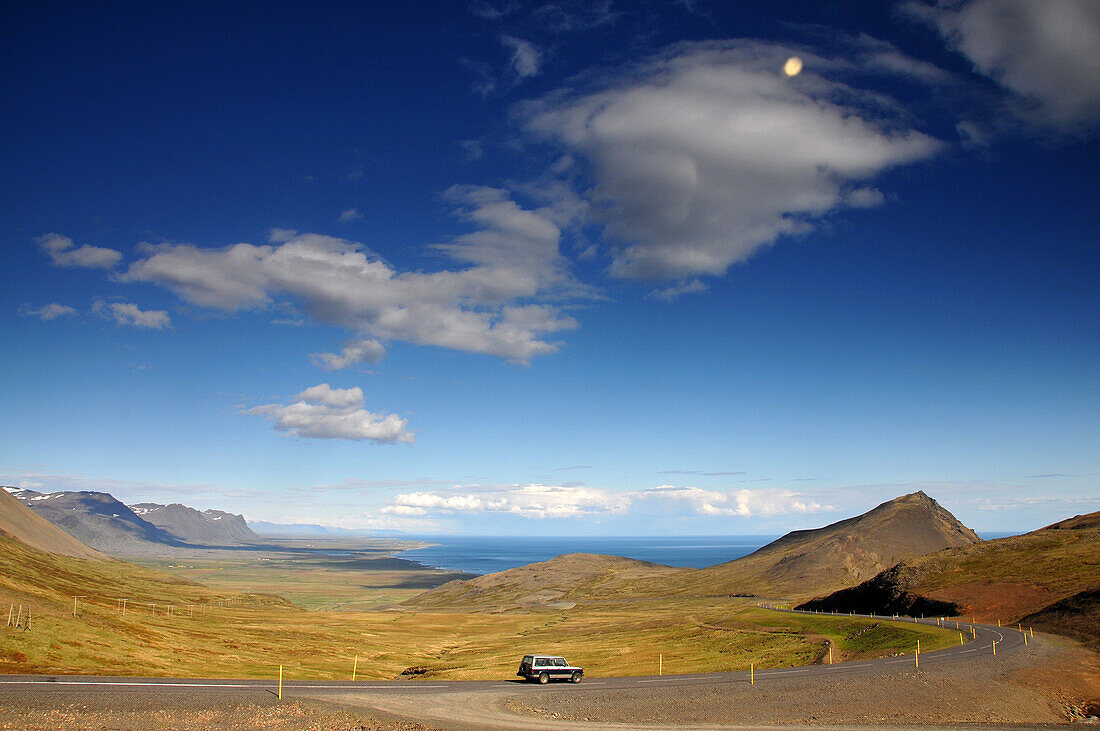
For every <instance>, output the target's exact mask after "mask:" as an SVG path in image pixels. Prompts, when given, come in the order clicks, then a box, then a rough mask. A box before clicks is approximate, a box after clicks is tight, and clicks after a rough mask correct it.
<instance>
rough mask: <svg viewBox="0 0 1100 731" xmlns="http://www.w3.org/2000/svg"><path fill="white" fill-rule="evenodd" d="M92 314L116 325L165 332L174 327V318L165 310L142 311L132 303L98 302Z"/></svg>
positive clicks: (93, 307)
mask: <svg viewBox="0 0 1100 731" xmlns="http://www.w3.org/2000/svg"><path fill="white" fill-rule="evenodd" d="M92 312H94V313H95V314H97V315H99V316H100V317H102V318H103V319H104V320H114V321H115V324H116V325H129V326H131V327H143V328H146V329H148V330H163V329H165V328H169V327H172V318H170V317H169V316H168V313H167V312H165V311H164V310H142V309H141V308H139V307H138V306H137V305H135V304H133V303H130V302H105V301H103V300H96V301H95V304H94V305H92Z"/></svg>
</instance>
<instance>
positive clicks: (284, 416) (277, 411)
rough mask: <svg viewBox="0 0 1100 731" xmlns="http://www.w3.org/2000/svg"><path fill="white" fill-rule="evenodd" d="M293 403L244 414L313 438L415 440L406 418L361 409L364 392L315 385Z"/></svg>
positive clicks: (246, 411)
mask: <svg viewBox="0 0 1100 731" xmlns="http://www.w3.org/2000/svg"><path fill="white" fill-rule="evenodd" d="M294 399H295V401H294V403H291V404H287V405H285V406H284V405H282V404H265V405H263V406H256V407H253V408H251V409H247V410H245V412H244V413H246V414H251V415H253V416H262V417H264V418H267V419H270V420H271V421H273V422H274V423H275V429H276V431H281V432H286V433H287V434H288V435H290V436H294V437H306V438H310V439H349V440H354V441H361V440H364V439H369V440H371V441H374V442H381V443H393V442H410V443H411V442H413V441H415V434H413V433H412V432H410V431H407V430H406V428H405V427H406V425H407V424H408V422H407V420H405V419H402V418H401V417H399V416H397V415H396V414H382V413H372V412H370V411H367V410H366V409H364V408H362V406H363V391H362V389H360V388H358V387H356V388H332V387H330V386H329V385H328V384H327V383H322V384H319V385H317V386H312V387H310V388H307V389H306V390H305V391H302V392H301V393H299V394H298V395H297V396H295V397H294Z"/></svg>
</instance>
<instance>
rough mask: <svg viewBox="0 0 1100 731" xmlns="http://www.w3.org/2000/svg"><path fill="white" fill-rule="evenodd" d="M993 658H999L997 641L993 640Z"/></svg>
mask: <svg viewBox="0 0 1100 731" xmlns="http://www.w3.org/2000/svg"><path fill="white" fill-rule="evenodd" d="M993 657H997V640H993Z"/></svg>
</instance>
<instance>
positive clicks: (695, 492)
mask: <svg viewBox="0 0 1100 731" xmlns="http://www.w3.org/2000/svg"><path fill="white" fill-rule="evenodd" d="M635 499H637V500H639V501H643V500H644V501H650V502H653V503H656V504H659V505H660V506H662V509H666V510H670V511H671V512H674V513H675V512H680V511H679V510H678V509H677V508H676V507H675V506H676V504H678V503H679V504H685V505H688V506H690V508H691V510H692V511H693V512H695V513H698V514H699V515H714V516H739V517H746V518H747V517H750V516H772V515H786V514H790V513H818V512H822V511H825V510H832V509H833V508H831V507H829V506H827V505H822V504H820V503H819V502H817V501H816V500H813V499H811V498H809V497H807V496H806V495H803V494H802V493H798V492H795V491H793V490H784V489H778V488H777V489H765V490H704V489H701V488H698V487H677V486H674V485H662V486H660V487H653V488H650V489H648V490H643V491H641V492H639V493H636V494H635Z"/></svg>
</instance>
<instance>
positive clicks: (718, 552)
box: [397, 535, 778, 574]
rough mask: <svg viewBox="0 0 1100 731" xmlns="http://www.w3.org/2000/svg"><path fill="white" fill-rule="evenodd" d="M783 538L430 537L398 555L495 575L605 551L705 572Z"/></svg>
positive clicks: (757, 536) (468, 571)
mask: <svg viewBox="0 0 1100 731" xmlns="http://www.w3.org/2000/svg"><path fill="white" fill-rule="evenodd" d="M777 537H778V536H762V535H747V536H745V535H743V536H662V537H660V538H652V537H639V536H442V537H440V536H424V537H423V538H422V539H423V540H424V541H430V542H431V543H433V544H435V545H432V546H428V547H427V548H416V549H413V550H411V551H402V552H401V553H398V554H397V556H398V557H399V558H405V559H408V560H410V561H417V562H419V563H422V564H424V565H425V566H431V567H432V568H437V569H445V570H448V571H465V572H466V573H469V574H491V573H494V572H496V571H504V570H506V569H513V568H515V567H517V566H525V565H526V564H529V563H535V562H537V561H547V560H549V559H551V558H554V557H555V556H560V555H562V554H563V553H600V554H605V555H610V556H625V557H626V558H634V559H638V560H639V561H650V562H652V563H659V564H664V565H665V566H687V567H690V568H703V567H704V566H713V565H714V564H719V563H725V562H726V561H732V560H733V559H735V558H741V557H742V556H747V555H748V554H750V553H752V552H753V551H755V550H756V549H758V548H760V547H761V546H763V545H765V544H768V543H770V542H771V541H773V540H775V539H776V538H777Z"/></svg>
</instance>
